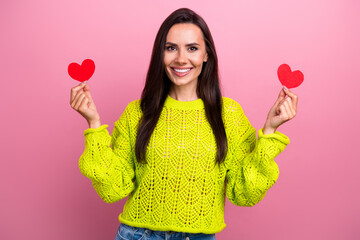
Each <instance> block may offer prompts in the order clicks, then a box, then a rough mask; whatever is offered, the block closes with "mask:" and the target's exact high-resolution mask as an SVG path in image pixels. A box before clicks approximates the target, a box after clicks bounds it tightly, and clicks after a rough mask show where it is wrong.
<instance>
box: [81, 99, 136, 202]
mask: <svg viewBox="0 0 360 240" xmlns="http://www.w3.org/2000/svg"><path fill="white" fill-rule="evenodd" d="M128 118H129V106H128V107H127V108H126V109H125V111H124V113H123V114H122V115H121V117H120V118H119V119H118V120H117V121H116V122H115V124H114V129H113V132H112V134H111V137H110V135H109V132H108V130H107V127H108V125H106V124H105V125H102V126H100V127H98V128H95V129H94V128H88V129H86V130H85V131H84V136H85V150H84V152H83V154H82V155H81V157H80V159H79V168H80V171H81V173H82V174H83V175H84V176H86V177H88V178H89V179H90V180H91V182H92V185H93V187H94V189H95V190H96V192H97V193H98V195H99V196H100V197H101V198H102V199H103V200H104V201H105V202H107V203H113V202H116V201H118V200H120V199H123V198H125V197H126V196H127V195H129V194H130V193H131V192H132V191H133V190H134V188H135V186H134V180H135V172H134V154H133V153H132V151H131V142H130V134H129V131H130V130H129V122H128ZM109 144H111V146H109Z"/></svg>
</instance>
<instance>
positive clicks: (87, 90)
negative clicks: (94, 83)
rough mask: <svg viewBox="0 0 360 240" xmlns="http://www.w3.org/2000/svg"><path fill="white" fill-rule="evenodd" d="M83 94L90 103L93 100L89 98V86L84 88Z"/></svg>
mask: <svg viewBox="0 0 360 240" xmlns="http://www.w3.org/2000/svg"><path fill="white" fill-rule="evenodd" d="M84 93H85V95H86V96H87V97H88V98H89V99H90V100H91V101H92V100H93V99H92V96H91V93H90V87H89V86H86V87H85V88H84Z"/></svg>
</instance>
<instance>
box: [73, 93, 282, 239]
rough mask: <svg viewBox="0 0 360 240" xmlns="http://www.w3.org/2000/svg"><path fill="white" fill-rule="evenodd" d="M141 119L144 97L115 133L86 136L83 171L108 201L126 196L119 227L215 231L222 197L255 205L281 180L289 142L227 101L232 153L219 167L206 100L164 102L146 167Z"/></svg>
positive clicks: (219, 225) (100, 130)
mask: <svg viewBox="0 0 360 240" xmlns="http://www.w3.org/2000/svg"><path fill="white" fill-rule="evenodd" d="M141 115H142V111H141V109H140V100H135V101H133V102H131V103H130V104H129V105H128V106H127V107H126V109H125V111H124V113H123V114H122V115H121V117H120V118H119V119H118V120H117V121H116V122H115V124H114V129H113V132H112V134H111V136H110V134H109V132H108V130H107V127H108V125H106V124H104V125H101V126H100V127H98V128H95V129H93V128H88V129H86V130H85V131H84V136H85V150H84V152H83V154H82V155H81V157H80V159H79V167H80V170H81V172H82V174H83V175H84V176H86V177H88V178H89V179H91V181H92V184H93V187H94V189H95V190H96V192H97V193H98V195H99V196H100V197H101V198H102V199H103V200H104V201H105V202H107V203H112V202H116V201H118V200H120V199H123V198H125V197H126V196H129V197H128V199H127V201H126V203H125V206H124V209H123V212H122V213H121V214H120V215H119V221H120V222H123V223H125V224H128V225H130V226H134V227H143V228H149V229H152V230H156V231H177V232H189V233H200V232H202V233H207V234H213V233H218V232H220V231H221V230H222V229H224V228H225V227H226V224H225V222H224V206H225V195H226V196H227V198H228V199H229V201H230V202H232V203H233V204H235V205H238V206H253V205H255V204H256V203H258V202H260V201H261V200H262V199H263V198H264V196H265V194H266V191H267V190H268V189H269V188H270V187H271V186H273V184H274V183H275V182H276V180H277V178H278V176H279V169H278V166H277V164H276V163H275V161H274V158H275V157H276V156H277V155H278V154H279V153H280V152H282V151H283V150H284V148H285V147H286V145H287V144H289V138H288V137H287V136H285V135H284V134H282V133H280V132H275V133H274V134H266V135H264V134H263V131H262V129H260V130H259V131H258V139H257V138H256V130H255V128H254V127H252V125H251V124H250V122H249V121H248V119H247V117H246V116H245V114H244V112H243V110H242V108H241V106H240V105H239V104H238V103H237V102H235V101H234V100H232V99H230V98H226V97H224V98H223V113H222V116H223V121H224V125H225V131H226V134H227V139H228V153H227V155H226V158H225V161H224V162H223V163H222V164H221V165H220V166H219V165H218V164H215V158H216V140H215V137H214V135H213V132H212V129H211V127H210V124H209V123H208V121H207V118H206V114H205V110H204V104H203V101H202V100H201V99H198V100H195V101H191V102H181V101H177V100H175V99H173V98H171V97H170V96H168V97H167V99H166V101H165V104H164V107H163V111H162V113H161V116H160V119H159V121H158V123H157V125H156V128H155V130H154V132H153V134H152V136H151V138H150V141H149V144H148V146H147V151H146V160H147V164H142V163H141V164H140V163H138V162H137V161H136V157H135V141H136V134H137V126H138V122H139V119H140V118H141Z"/></svg>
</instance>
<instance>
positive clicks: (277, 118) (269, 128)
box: [263, 88, 298, 134]
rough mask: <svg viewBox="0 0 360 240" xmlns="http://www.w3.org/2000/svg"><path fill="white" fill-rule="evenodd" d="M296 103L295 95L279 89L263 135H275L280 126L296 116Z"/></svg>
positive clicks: (296, 97)
mask: <svg viewBox="0 0 360 240" xmlns="http://www.w3.org/2000/svg"><path fill="white" fill-rule="evenodd" d="M297 103H298V96H297V95H295V94H294V93H293V92H291V91H290V90H288V89H286V90H285V88H283V89H281V91H280V94H279V97H278V99H277V100H276V102H275V104H274V106H272V108H271V109H270V111H269V114H268V116H267V119H266V122H265V124H264V128H263V133H264V134H268V133H275V131H276V129H277V128H278V127H279V126H280V125H281V124H283V123H285V122H287V121H289V120H290V119H293V118H294V117H295V116H296V112H297Z"/></svg>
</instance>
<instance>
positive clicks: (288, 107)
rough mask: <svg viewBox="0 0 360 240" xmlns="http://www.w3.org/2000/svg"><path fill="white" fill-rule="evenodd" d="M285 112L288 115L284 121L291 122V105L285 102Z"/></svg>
mask: <svg viewBox="0 0 360 240" xmlns="http://www.w3.org/2000/svg"><path fill="white" fill-rule="evenodd" d="M284 107H285V111H286V113H287V118H286V119H284V120H285V121H287V120H290V119H292V118H293V114H292V112H291V110H290V103H289V102H288V101H286V102H284Z"/></svg>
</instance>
